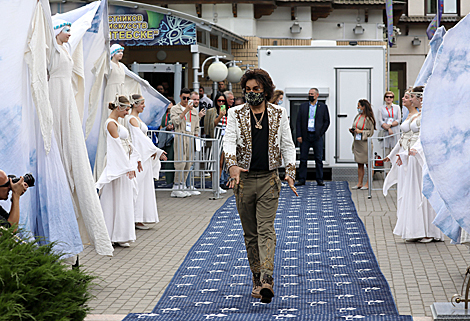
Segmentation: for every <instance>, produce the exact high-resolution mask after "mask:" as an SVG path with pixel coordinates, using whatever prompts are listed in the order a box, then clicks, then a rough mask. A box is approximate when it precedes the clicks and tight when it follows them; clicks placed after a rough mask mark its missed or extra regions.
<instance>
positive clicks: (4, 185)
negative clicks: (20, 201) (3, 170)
mask: <svg viewBox="0 0 470 321" xmlns="http://www.w3.org/2000/svg"><path fill="white" fill-rule="evenodd" d="M0 187H10V179H8V182H6V183H5V184H3V185H0Z"/></svg>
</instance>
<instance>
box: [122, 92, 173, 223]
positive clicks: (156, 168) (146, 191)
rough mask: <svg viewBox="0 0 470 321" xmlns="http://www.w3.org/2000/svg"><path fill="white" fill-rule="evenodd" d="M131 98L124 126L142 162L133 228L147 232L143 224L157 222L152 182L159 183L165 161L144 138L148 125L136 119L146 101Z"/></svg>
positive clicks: (148, 140) (161, 151)
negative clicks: (157, 180)
mask: <svg viewBox="0 0 470 321" xmlns="http://www.w3.org/2000/svg"><path fill="white" fill-rule="evenodd" d="M130 98H131V99H130V101H131V108H132V111H131V113H130V115H127V116H126V117H125V124H126V126H127V128H129V133H130V138H131V142H132V145H133V146H134V147H135V149H136V150H137V152H139V154H140V156H141V158H142V167H143V171H142V172H139V173H137V177H136V179H137V188H138V193H137V200H136V202H135V205H134V218H135V227H136V228H137V229H141V230H147V229H148V226H146V225H145V224H144V223H158V222H159V220H158V211H157V201H156V199H155V185H154V180H153V179H154V178H157V179H158V176H159V173H160V167H161V164H160V161H159V159H162V160H166V159H167V158H166V156H165V154H166V153H165V151H163V150H161V149H160V148H157V147H156V146H155V145H154V144H153V142H152V140H151V139H150V137H148V136H147V131H148V128H147V125H146V124H145V123H144V122H143V121H142V120H141V119H140V118H139V114H140V113H142V112H143V111H144V108H145V99H144V98H143V97H142V95H139V94H134V95H132V96H131V97H130Z"/></svg>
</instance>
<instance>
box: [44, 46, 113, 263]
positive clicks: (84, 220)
mask: <svg viewBox="0 0 470 321" xmlns="http://www.w3.org/2000/svg"><path fill="white" fill-rule="evenodd" d="M65 45H68V44H65ZM59 48H60V51H57V50H55V49H54V50H53V55H52V58H51V62H50V68H49V75H50V79H49V99H50V102H51V107H52V112H53V116H54V123H53V127H54V134H55V137H56V140H57V145H58V147H59V153H60V156H61V159H62V164H63V165H64V169H65V173H66V175H67V180H68V183H69V187H70V191H71V193H72V198H73V201H74V208H75V214H76V217H77V220H78V226H79V228H80V235H81V237H82V241H83V242H84V244H86V243H89V242H91V243H92V244H93V245H94V247H95V250H96V252H97V253H98V254H101V255H108V256H112V255H113V247H112V245H111V242H110V240H109V237H108V234H107V232H106V226H105V222H104V218H103V212H102V211H101V206H100V203H99V199H98V195H97V193H96V189H95V186H94V180H93V174H92V172H91V168H90V162H89V160H88V153H87V149H86V145H85V138H84V135H83V131H82V126H81V121H80V116H79V114H78V109H77V105H76V101H75V95H74V91H73V85H72V69H73V60H72V58H71V56H70V53H69V51H68V50H69V49H68V48H69V47H67V48H66V47H65V46H64V45H62V46H59Z"/></svg>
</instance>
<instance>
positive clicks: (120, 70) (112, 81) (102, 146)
mask: <svg viewBox="0 0 470 321" xmlns="http://www.w3.org/2000/svg"><path fill="white" fill-rule="evenodd" d="M110 66H111V70H110V73H109V75H108V78H107V82H106V88H105V90H104V99H103V106H102V108H101V125H100V128H101V130H100V134H99V136H98V146H97V149H96V157H95V166H94V169H93V175H94V178H95V180H96V181H97V180H98V178H99V177H100V176H101V173H102V172H103V169H104V167H105V166H106V159H105V155H106V140H107V139H106V137H107V135H106V132H107V130H106V128H105V127H104V123H105V122H106V120H107V119H108V117H109V114H110V110H109V108H108V105H109V103H111V102H113V101H114V100H115V98H116V95H126V94H127V93H125V92H124V81H125V79H126V73H125V68H126V66H124V65H123V64H122V63H119V64H116V63H115V62H114V61H111V63H110Z"/></svg>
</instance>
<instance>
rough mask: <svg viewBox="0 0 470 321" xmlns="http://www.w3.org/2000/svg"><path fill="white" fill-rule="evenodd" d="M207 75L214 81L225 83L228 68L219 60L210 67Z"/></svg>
mask: <svg viewBox="0 0 470 321" xmlns="http://www.w3.org/2000/svg"><path fill="white" fill-rule="evenodd" d="M207 73H208V74H209V78H210V79H211V80H212V81H223V80H225V78H227V74H228V70H227V66H225V65H224V64H223V63H222V62H220V61H218V59H217V60H216V61H214V62H213V63H212V64H211V65H210V66H209V69H208V70H207Z"/></svg>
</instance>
